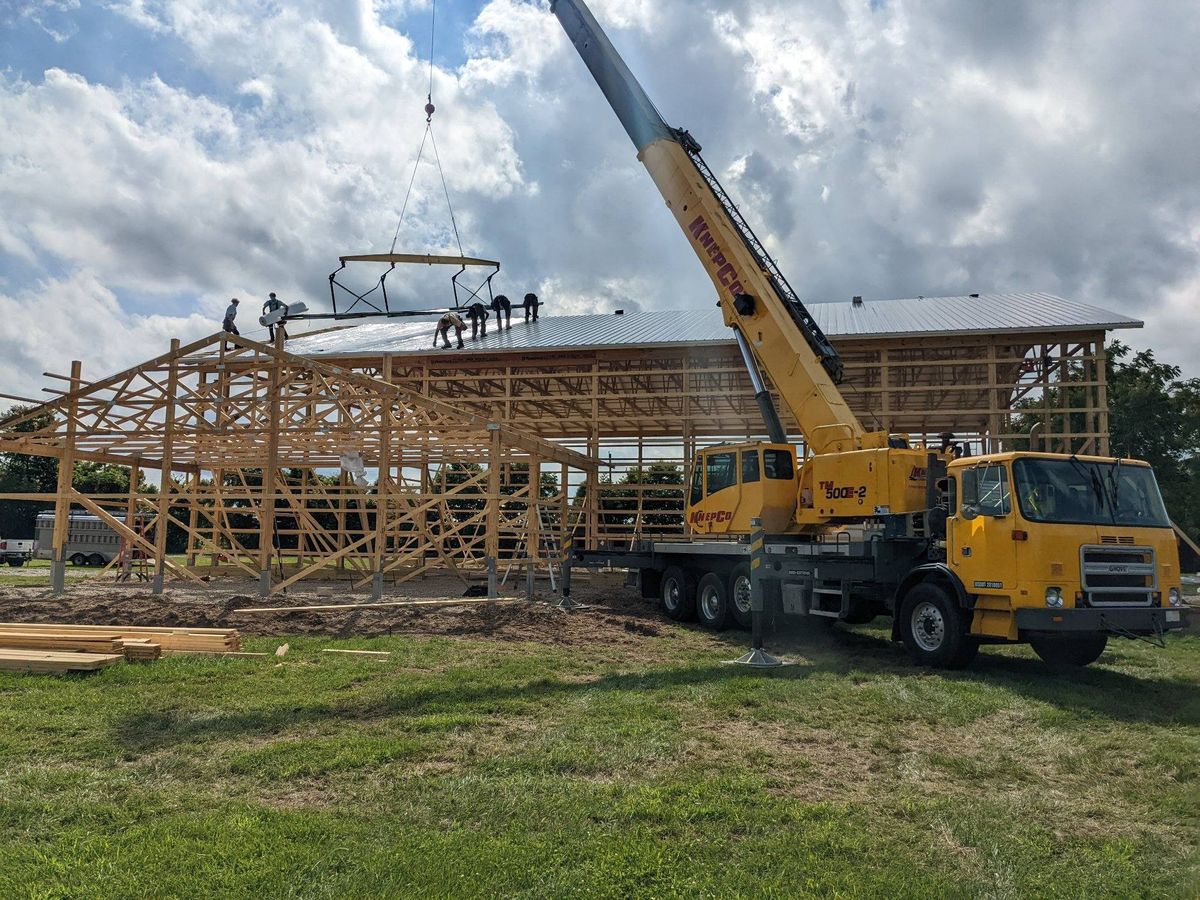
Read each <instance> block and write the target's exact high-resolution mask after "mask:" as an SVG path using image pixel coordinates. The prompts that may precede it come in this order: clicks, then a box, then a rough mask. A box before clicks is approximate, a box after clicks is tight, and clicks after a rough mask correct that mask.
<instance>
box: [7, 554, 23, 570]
mask: <svg viewBox="0 0 1200 900" xmlns="http://www.w3.org/2000/svg"><path fill="white" fill-rule="evenodd" d="M8 564H9V565H10V566H12V567H13V568H14V569H19V568H20V567H21V566H23V565H25V560H23V559H21V558H20V557H19V556H18V557H16V558H15V559H10V560H9V561H8Z"/></svg>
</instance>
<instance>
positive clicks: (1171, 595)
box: [1167, 587, 1183, 606]
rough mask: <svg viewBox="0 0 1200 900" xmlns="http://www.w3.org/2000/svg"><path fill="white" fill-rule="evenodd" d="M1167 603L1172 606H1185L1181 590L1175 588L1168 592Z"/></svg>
mask: <svg viewBox="0 0 1200 900" xmlns="http://www.w3.org/2000/svg"><path fill="white" fill-rule="evenodd" d="M1167 602H1168V603H1170V604H1171V605H1172V606H1183V594H1181V593H1180V592H1179V588H1177V587H1173V588H1171V589H1170V590H1169V591H1167Z"/></svg>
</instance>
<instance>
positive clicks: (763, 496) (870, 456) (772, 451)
mask: <svg viewBox="0 0 1200 900" xmlns="http://www.w3.org/2000/svg"><path fill="white" fill-rule="evenodd" d="M895 444H896V445H895V446H888V447H875V448H871V449H866V450H851V451H845V452H840V453H826V454H821V455H817V456H810V457H809V458H807V459H805V460H804V461H803V462H801V461H799V460H797V458H796V448H795V447H793V446H792V445H791V444H777V443H771V442H765V441H758V442H749V443H744V444H719V445H717V446H715V447H709V448H708V449H706V450H702V451H700V453H698V454H697V456H696V461H695V463H694V465H693V469H692V482H691V490H690V491H689V493H688V516H687V521H688V527H689V528H690V529H691V531H692V532H693V533H696V534H727V535H733V534H748V533H749V532H750V519H751V518H752V517H755V516H760V517H761V518H762V522H763V529H764V530H765V531H766V532H767V533H768V534H789V533H790V534H796V533H799V532H802V531H803V532H811V531H813V530H819V529H820V528H821V527H822V526H825V525H837V524H846V523H854V522H861V521H862V520H863V519H869V518H883V517H888V516H903V515H907V514H913V513H920V512H924V511H925V510H926V509H928V507H929V506H930V503H929V501H928V498H927V494H926V487H927V486H926V480H927V479H926V471H927V466H928V464H929V457H930V453H929V451H927V450H925V449H922V448H920V447H910V446H908V442H907V436H903V435H898V436H896V440H895Z"/></svg>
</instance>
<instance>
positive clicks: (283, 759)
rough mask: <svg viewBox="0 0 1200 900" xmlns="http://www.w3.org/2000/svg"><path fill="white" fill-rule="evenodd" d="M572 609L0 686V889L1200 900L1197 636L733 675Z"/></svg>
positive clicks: (849, 649)
mask: <svg viewBox="0 0 1200 900" xmlns="http://www.w3.org/2000/svg"><path fill="white" fill-rule="evenodd" d="M578 615H580V616H586V615H589V614H588V613H582V614H578ZM592 615H595V616H596V620H597V623H598V624H597V640H596V641H595V642H594V643H590V644H576V645H573V646H570V647H563V646H547V645H540V644H539V645H534V644H524V643H515V642H511V641H500V640H489V639H487V638H485V637H471V638H463V639H457V638H427V639H413V638H402V637H393V638H377V639H371V640H357V641H335V640H332V639H322V638H293V639H291V641H290V642H291V651H290V652H289V653H288V655H287V656H286V657H284V658H282V659H276V658H275V657H271V658H270V659H267V660H219V659H202V658H178V657H176V658H171V659H166V660H163V661H161V662H159V663H155V664H153V665H148V666H134V665H121V666H117V667H114V668H111V669H108V670H106V671H103V672H101V673H99V674H97V675H94V676H80V677H62V678H56V677H45V676H33V677H27V676H17V675H11V674H6V675H0V773H2V774H0V896H3V897H6V898H7V897H58V896H80V897H84V896H86V897H118V896H119V897H129V896H151V895H163V894H169V895H176V896H222V897H228V896H249V895H254V896H303V897H326V896H328V897H335V896H336V897H345V896H381V895H388V896H449V895H457V896H478V895H493V894H506V895H523V896H530V897H543V896H570V895H599V896H611V897H618V896H627V895H642V896H697V895H714V894H745V895H751V894H753V895H778V896H783V895H788V896H794V895H830V894H837V895H843V896H858V895H874V896H938V897H943V896H947V897H956V896H961V897H968V896H970V897H975V896H989V897H1024V896H1070V897H1099V896H1112V897H1129V896H1177V897H1194V896H1196V894H1197V892H1198V891H1200V875H1198V871H1200V870H1198V868H1197V856H1196V851H1197V846H1198V841H1200V824H1198V820H1197V814H1198V811H1200V690H1198V687H1200V641H1198V640H1197V639H1195V638H1186V639H1174V640H1172V641H1171V642H1170V643H1169V646H1168V648H1167V649H1166V650H1159V649H1154V648H1151V647H1149V646H1146V645H1144V644H1133V643H1129V642H1125V641H1122V642H1114V644H1112V645H1110V646H1112V647H1113V649H1112V650H1111V651H1110V652H1109V653H1107V654H1106V655H1105V656H1104V657H1103V659H1102V661H1101V663H1100V664H1098V665H1097V666H1095V667H1093V668H1091V669H1088V670H1085V671H1075V672H1069V673H1058V672H1054V671H1052V670H1050V669H1048V668H1046V667H1045V666H1044V665H1042V664H1041V663H1040V662H1038V661H1036V660H1035V658H1034V657H1033V656H1032V654H1031V653H1030V652H1029V651H1028V650H1026V649H1024V648H1014V649H1008V650H1004V651H994V650H990V651H986V652H985V653H983V654H981V658H980V661H979V663H978V664H977V665H976V666H975V667H974V668H973V669H971V670H969V671H967V672H959V673H932V672H928V671H924V670H921V669H916V668H914V667H912V666H911V665H910V664H909V663H908V662H907V661H906V660H905V658H904V656H903V654H902V653H901V652H900V651H899V650H898V649H897V648H896V647H894V646H892V645H890V644H889V643H887V642H886V641H885V640H884V632H883V631H882V630H881V629H874V628H870V629H860V630H858V631H856V632H848V633H843V634H841V635H839V636H838V637H837V638H836V639H835V640H833V641H830V642H822V643H820V644H817V645H808V644H793V645H791V646H789V647H788V649H787V654H788V656H789V657H790V658H791V659H794V660H795V661H796V662H797V664H796V665H794V666H792V667H790V668H787V669H783V670H777V671H774V672H771V673H755V672H748V671H746V670H744V669H740V668H735V667H730V666H725V665H722V664H721V662H720V661H721V660H722V659H725V658H729V657H731V656H734V655H736V653H737V652H740V649H741V645H742V644H743V643H744V640H745V637H744V635H729V636H727V637H725V638H714V637H712V636H710V635H707V634H704V633H702V632H698V631H693V630H688V629H681V628H677V627H675V626H668V625H666V624H663V625H661V626H660V634H659V635H658V636H647V637H640V636H635V635H630V634H629V633H628V632H625V631H623V630H621V629H619V628H614V627H613V626H612V625H611V624H610V625H608V626H604V627H605V628H607V629H608V632H607V633H608V634H609V635H612V634H613V633H614V632H618V633H619V634H620V636H621V637H622V638H623V640H618V639H617V638H616V637H611V638H609V639H606V638H605V635H604V633H603V631H602V628H601V625H600V624H599V623H600V620H601V617H602V616H603V615H605V614H604V613H599V614H595V613H593V614H592ZM608 621H609V622H610V623H611V622H612V621H613V620H612V619H609V620H608ZM279 643H280V640H279V639H256V640H252V641H250V642H249V648H248V649H255V650H268V651H270V650H273V649H274V648H275V647H276V646H277V645H278V644H279ZM335 646H336V647H360V648H370V649H385V650H390V651H391V652H392V655H391V657H390V659H388V660H387V661H385V662H376V661H369V660H363V659H355V658H348V657H337V656H334V655H332V654H322V653H321V652H320V649H321V648H323V647H335Z"/></svg>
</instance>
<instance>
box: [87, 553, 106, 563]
mask: <svg viewBox="0 0 1200 900" xmlns="http://www.w3.org/2000/svg"><path fill="white" fill-rule="evenodd" d="M88 565H89V566H102V565H104V557H103V556H101V555H100V554H99V553H93V554H92V555H91V556H89V557H88Z"/></svg>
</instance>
